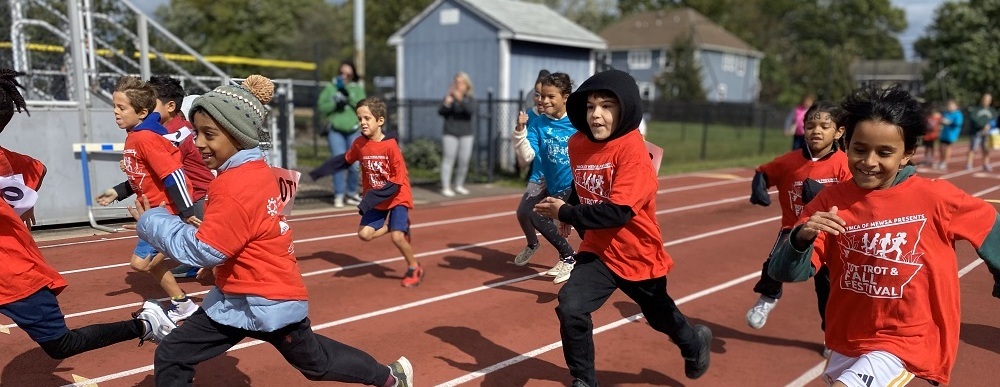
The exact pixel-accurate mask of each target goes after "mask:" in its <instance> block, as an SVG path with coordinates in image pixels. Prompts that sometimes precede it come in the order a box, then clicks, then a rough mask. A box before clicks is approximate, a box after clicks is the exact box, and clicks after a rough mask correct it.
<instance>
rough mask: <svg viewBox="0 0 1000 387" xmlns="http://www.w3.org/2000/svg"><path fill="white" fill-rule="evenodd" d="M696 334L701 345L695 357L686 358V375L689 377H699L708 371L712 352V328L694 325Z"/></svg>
mask: <svg viewBox="0 0 1000 387" xmlns="http://www.w3.org/2000/svg"><path fill="white" fill-rule="evenodd" d="M694 331H695V336H696V337H697V338H698V342H699V343H700V344H701V346H700V347H699V348H698V353H697V354H696V355H695V357H693V358H686V357H685V358H684V375H686V376H687V377H688V379H698V378H700V377H701V376H702V375H704V374H705V371H708V363H709V360H710V357H711V354H712V330H711V329H708V327H706V326H704V325H695V326H694Z"/></svg>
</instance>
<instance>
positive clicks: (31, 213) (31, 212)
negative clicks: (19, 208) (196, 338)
mask: <svg viewBox="0 0 1000 387" xmlns="http://www.w3.org/2000/svg"><path fill="white" fill-rule="evenodd" d="M21 221H22V222H24V225H25V226H28V231H31V226H34V225H35V207H31V208H29V209H28V210H27V211H25V212H24V213H22V214H21Z"/></svg>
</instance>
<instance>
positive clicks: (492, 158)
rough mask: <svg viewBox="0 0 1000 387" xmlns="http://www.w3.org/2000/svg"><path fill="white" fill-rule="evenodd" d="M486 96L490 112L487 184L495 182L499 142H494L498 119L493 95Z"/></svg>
mask: <svg viewBox="0 0 1000 387" xmlns="http://www.w3.org/2000/svg"><path fill="white" fill-rule="evenodd" d="M486 95H487V101H486V109H487V110H488V111H489V113H488V117H489V120H488V121H487V122H486V138H487V146H488V148H487V149H488V150H487V152H488V155H489V156H488V157H489V159H488V160H487V163H486V165H487V168H488V170H487V171H486V182H487V183H492V182H493V170H494V169H496V168H495V167H496V156H497V152H496V144H497V142H498V141H494V134H495V133H494V132H495V131H496V127H495V126H494V125H493V121H494V120H495V119H496V112H494V111H493V110H494V105H493V93H492V92H489V93H487V94H486Z"/></svg>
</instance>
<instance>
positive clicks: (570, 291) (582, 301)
mask: <svg viewBox="0 0 1000 387" xmlns="http://www.w3.org/2000/svg"><path fill="white" fill-rule="evenodd" d="M615 289H617V285H616V284H615V279H614V276H613V275H612V274H611V271H610V270H609V269H608V268H607V266H604V264H603V263H601V261H600V260H599V259H598V258H597V256H595V255H593V254H590V253H582V254H579V255H578V256H577V263H576V268H575V269H574V272H573V276H572V277H570V279H569V280H568V281H566V284H565V285H563V287H562V289H559V305H558V306H556V316H558V317H559V335H560V336H561V337H562V343H563V357H565V359H566V366H567V367H569V373H570V374H571V375H573V377H574V378H577V379H580V380H581V381H583V382H584V383H587V385H590V386H596V385H598V384H597V373H596V372H595V370H594V323H593V320H591V317H590V314H591V313H593V312H594V311H596V310H597V309H600V308H601V306H602V305H604V302H605V301H607V300H608V297H611V294H612V293H614V291H615Z"/></svg>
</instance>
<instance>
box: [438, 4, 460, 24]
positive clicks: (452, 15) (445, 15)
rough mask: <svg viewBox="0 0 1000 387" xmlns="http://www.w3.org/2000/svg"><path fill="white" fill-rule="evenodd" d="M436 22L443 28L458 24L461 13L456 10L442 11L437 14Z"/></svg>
mask: <svg viewBox="0 0 1000 387" xmlns="http://www.w3.org/2000/svg"><path fill="white" fill-rule="evenodd" d="M438 15H439V16H438V22H439V23H441V25H443V26H447V25H452V24H458V17H459V15H461V13H460V12H459V11H458V8H450V9H442V10H441V13H440V14H438Z"/></svg>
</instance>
